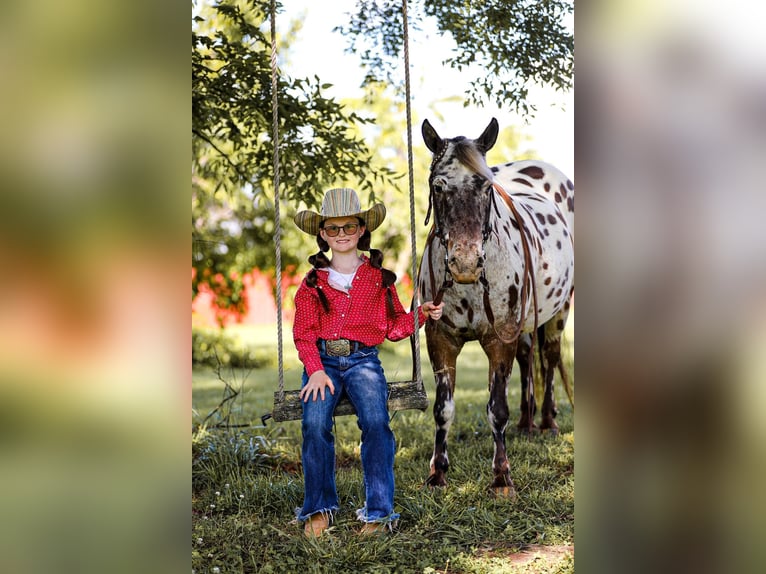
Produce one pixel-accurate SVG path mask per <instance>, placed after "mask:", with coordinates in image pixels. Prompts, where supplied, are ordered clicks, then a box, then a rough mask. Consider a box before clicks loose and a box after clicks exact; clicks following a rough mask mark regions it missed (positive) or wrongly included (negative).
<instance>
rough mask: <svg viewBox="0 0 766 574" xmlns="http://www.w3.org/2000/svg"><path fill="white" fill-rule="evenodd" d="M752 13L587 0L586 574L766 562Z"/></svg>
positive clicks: (583, 137)
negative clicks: (765, 549)
mask: <svg viewBox="0 0 766 574" xmlns="http://www.w3.org/2000/svg"><path fill="white" fill-rule="evenodd" d="M763 18H764V8H763V6H761V5H759V4H756V3H751V2H731V3H728V2H727V3H723V2H710V1H707V2H705V1H703V2H685V1H674V2H625V1H623V2H620V1H618V2H589V3H587V4H586V3H582V2H581V3H578V5H577V26H576V38H577V48H578V51H577V56H576V76H577V111H576V120H575V123H576V144H577V147H576V154H575V157H576V160H575V161H576V170H577V177H578V179H577V184H578V190H579V195H578V203H577V206H578V208H577V211H578V221H577V233H578V236H577V237H578V241H579V245H578V246H577V261H578V277H577V278H578V296H577V303H578V322H577V335H578V337H577V352H576V356H577V368H576V371H577V374H578V375H579V377H580V382H581V384H580V395H579V398H580V402H579V404H578V407H579V411H578V412H577V415H576V420H577V424H578V430H579V433H580V436H579V437H578V438H579V441H578V450H577V482H576V540H577V544H576V545H577V559H576V565H577V567H578V569H580V568H581V569H582V571H583V572H618V571H619V572H648V571H663V572H756V571H760V570H761V569H762V568H763V564H764V562H765V559H766V556H765V555H764V547H763V545H762V543H761V542H759V541H761V540H763V536H764V534H765V533H766V528H765V526H766V524H765V522H764V516H766V515H765V514H764V512H763V511H764V510H765V508H764V496H763V494H762V492H761V490H760V488H759V487H758V483H759V482H760V478H759V477H760V473H761V472H763V471H764V469H766V465H765V464H764V463H766V457H765V456H764V454H765V451H764V449H763V447H762V445H763V440H764V431H765V430H766V424H765V423H764V419H763V405H764V398H766V388H765V387H764V382H766V370H765V369H764V366H765V365H764V350H766V330H765V329H764V318H766V317H764V312H765V311H766V289H764V287H766V227H764V225H763V221H762V219H763V214H764V208H765V207H766V194H764V190H765V186H764V181H766V179H764V175H766V174H765V173H764V172H765V171H766V162H765V161H764V160H765V159H766V68H765V67H764V62H765V61H766V59H765V56H766V41H764V40H765V39H764V35H763V34H762V33H761V32H760V31H759V27H760V23H761V22H762V21H763Z"/></svg>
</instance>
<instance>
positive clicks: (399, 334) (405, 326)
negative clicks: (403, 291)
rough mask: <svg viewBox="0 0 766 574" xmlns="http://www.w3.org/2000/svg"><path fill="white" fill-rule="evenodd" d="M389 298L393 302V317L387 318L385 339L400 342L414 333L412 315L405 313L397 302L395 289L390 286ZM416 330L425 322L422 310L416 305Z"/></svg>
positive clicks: (399, 302)
mask: <svg viewBox="0 0 766 574" xmlns="http://www.w3.org/2000/svg"><path fill="white" fill-rule="evenodd" d="M388 289H389V292H390V293H391V298H392V299H393V302H394V315H393V316H391V315H390V314H389V316H388V325H387V328H386V338H387V339H389V340H391V341H401V340H402V339H404V338H406V337H409V336H410V335H412V333H413V332H414V331H415V325H414V322H413V320H412V313H407V312H406V311H405V310H404V307H403V306H402V303H401V301H399V294H398V293H397V292H396V288H395V287H394V286H393V285H391V286H390V287H389V288H388ZM416 311H417V314H418V328H420V327H422V326H423V324H424V323H425V322H426V316H425V314H424V313H423V310H422V309H421V308H420V305H418V308H417V310H416Z"/></svg>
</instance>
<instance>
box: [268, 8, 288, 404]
mask: <svg viewBox="0 0 766 574" xmlns="http://www.w3.org/2000/svg"><path fill="white" fill-rule="evenodd" d="M270 20H271V142H272V144H273V145H274V251H275V252H276V263H275V269H274V271H275V274H276V280H277V293H276V303H277V358H278V361H279V400H280V401H283V400H284V399H285V374H284V366H283V358H282V248H281V245H280V240H281V236H282V224H281V222H280V212H279V106H278V104H279V102H278V100H277V88H278V85H277V6H276V0H271V8H270Z"/></svg>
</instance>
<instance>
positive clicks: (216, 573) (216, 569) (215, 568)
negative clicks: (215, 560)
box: [213, 566, 221, 574]
mask: <svg viewBox="0 0 766 574" xmlns="http://www.w3.org/2000/svg"><path fill="white" fill-rule="evenodd" d="M220 571H221V569H220V568H219V567H218V566H213V574H218V573H219V572H220Z"/></svg>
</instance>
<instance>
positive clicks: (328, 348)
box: [317, 339, 369, 357]
mask: <svg viewBox="0 0 766 574" xmlns="http://www.w3.org/2000/svg"><path fill="white" fill-rule="evenodd" d="M317 346H318V347H319V349H320V350H321V351H324V352H325V353H327V354H328V355H331V356H333V357H348V356H349V355H350V354H352V353H356V352H357V351H358V350H359V349H366V348H368V347H369V345H365V344H364V343H360V342H359V341H351V340H349V339H333V340H330V339H319V341H317Z"/></svg>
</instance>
